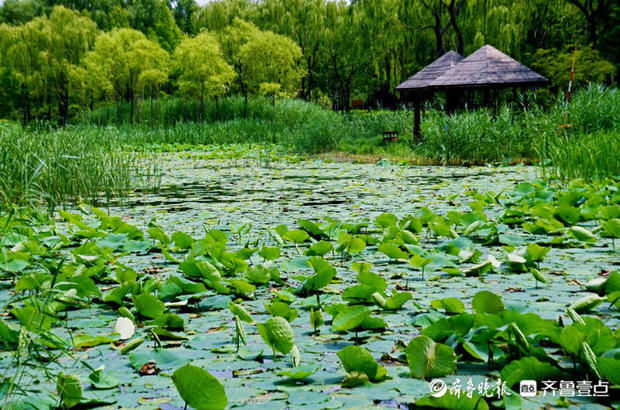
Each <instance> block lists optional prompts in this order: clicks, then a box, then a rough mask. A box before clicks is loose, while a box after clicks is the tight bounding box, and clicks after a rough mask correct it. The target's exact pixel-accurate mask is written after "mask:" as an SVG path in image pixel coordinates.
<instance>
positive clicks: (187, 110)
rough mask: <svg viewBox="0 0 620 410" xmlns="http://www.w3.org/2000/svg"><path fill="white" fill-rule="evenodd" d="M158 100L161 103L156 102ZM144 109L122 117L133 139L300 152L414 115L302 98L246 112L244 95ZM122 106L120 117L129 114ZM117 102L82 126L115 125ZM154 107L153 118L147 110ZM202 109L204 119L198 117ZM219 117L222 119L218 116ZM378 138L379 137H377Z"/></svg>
mask: <svg viewBox="0 0 620 410" xmlns="http://www.w3.org/2000/svg"><path fill="white" fill-rule="evenodd" d="M157 105H159V108H155V107H156V106H157ZM146 106H148V107H149V109H148V110H147V109H146V108H145V111H144V112H143V121H142V122H141V123H140V124H135V125H133V126H131V125H130V124H128V123H127V122H125V121H122V122H121V124H120V126H118V129H119V130H120V131H121V133H122V134H123V135H124V139H125V141H127V142H128V143H130V144H137V145H140V144H148V143H185V144H239V143H270V144H279V145H282V146H284V147H286V148H288V149H290V150H292V151H294V152H297V153H318V152H325V151H333V150H337V149H339V144H340V143H341V142H342V141H349V142H350V141H357V142H358V143H364V142H366V141H373V143H374V144H376V141H377V139H376V137H377V136H380V135H381V133H382V132H383V131H385V130H398V131H400V132H403V133H406V132H407V128H408V126H409V123H410V119H411V118H412V116H411V113H410V112H408V111H400V112H372V113H365V114H359V115H344V114H339V113H335V112H333V111H330V110H325V109H323V108H321V107H320V106H318V105H316V104H312V103H308V102H305V101H301V100H292V99H283V100H280V101H277V102H276V103H275V104H272V102H271V100H270V99H266V98H256V99H251V100H250V104H249V108H248V115H247V117H246V116H245V115H244V105H243V99H242V98H239V97H228V98H223V99H222V100H221V101H220V103H219V115H217V113H216V109H215V104H214V102H209V103H207V104H205V108H204V111H203V112H202V113H200V106H199V105H198V104H196V103H193V102H191V101H190V102H187V101H181V100H179V99H163V100H161V101H160V102H159V103H158V104H154V106H153V111H152V112H151V111H150V105H148V104H147V105H146ZM126 109H127V108H126V107H125V106H121V107H120V110H121V111H122V112H123V114H122V118H123V119H124V118H126V115H125V114H124V111H125V110H126ZM116 110H117V107H107V108H102V109H99V110H96V111H93V112H92V113H89V114H86V115H84V116H83V118H82V119H81V121H80V122H79V124H78V125H79V126H86V127H93V126H96V127H101V126H115V127H116V125H115V124H116V121H117V116H116ZM151 113H153V118H154V119H153V121H150V120H149V116H150V115H151ZM201 115H202V116H203V117H202V118H203V120H202V121H200V120H199V119H200V117H201ZM217 118H219V120H217ZM378 141H381V139H380V138H379V139H378Z"/></svg>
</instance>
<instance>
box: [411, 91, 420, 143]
mask: <svg viewBox="0 0 620 410" xmlns="http://www.w3.org/2000/svg"><path fill="white" fill-rule="evenodd" d="M420 105H421V102H420V96H419V95H417V94H416V95H415V96H414V97H413V142H415V143H418V142H420V139H421V138H420V136H421V132H420Z"/></svg>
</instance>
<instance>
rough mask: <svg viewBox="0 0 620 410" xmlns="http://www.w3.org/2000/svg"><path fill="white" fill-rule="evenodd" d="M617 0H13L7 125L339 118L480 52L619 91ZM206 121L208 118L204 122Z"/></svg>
mask: <svg viewBox="0 0 620 410" xmlns="http://www.w3.org/2000/svg"><path fill="white" fill-rule="evenodd" d="M619 21H620V6H619V5H618V4H617V2H615V1H613V0H519V1H512V0H358V1H353V2H352V3H351V4H348V3H346V2H334V1H326V0H263V1H250V0H222V1H214V2H210V3H208V4H206V5H205V6H202V7H201V6H198V5H197V3H196V2H195V1H194V0H178V1H176V2H169V1H166V0H164V1H161V0H128V1H124V0H95V1H82V0H65V1H56V0H5V1H4V3H3V4H2V6H1V7H0V23H1V25H0V61H1V66H0V67H1V68H0V117H4V118H12V119H19V120H21V121H23V122H24V123H28V122H30V121H32V120H35V119H36V120H52V121H55V122H56V121H57V122H58V123H59V124H61V125H62V124H65V123H66V122H67V121H69V120H70V119H71V118H73V117H75V116H76V115H78V114H79V113H80V112H85V111H88V110H93V109H95V108H97V107H101V106H112V107H113V106H117V107H119V108H120V107H121V106H124V105H127V106H129V108H128V109H127V110H121V109H118V110H116V111H117V115H118V117H119V118H118V119H119V121H120V120H121V118H120V116H121V111H122V112H123V113H125V114H123V115H126V117H123V118H126V119H123V121H127V120H128V121H130V122H132V123H133V122H135V121H142V109H143V107H147V105H145V103H146V104H148V106H149V107H150V110H151V113H152V112H153V104H155V107H157V101H158V99H159V98H160V97H166V96H182V97H184V99H185V100H187V99H189V100H193V101H195V102H196V104H199V107H200V109H201V110H200V113H202V112H203V110H204V106H205V103H206V101H209V102H210V103H214V104H215V111H216V112H215V116H216V118H219V115H220V112H219V104H218V103H219V99H218V98H219V97H220V96H223V95H237V94H238V95H241V96H243V97H244V102H245V104H244V107H245V108H244V111H245V114H246V115H247V113H248V98H250V97H253V96H255V95H265V96H269V97H271V98H275V97H276V96H290V97H300V98H302V99H305V100H310V101H315V102H319V103H320V104H321V105H323V106H326V107H330V108H334V109H337V110H348V109H349V108H350V106H351V101H352V100H363V101H364V102H365V104H366V106H370V107H378V106H381V107H395V106H397V105H398V104H399V100H398V95H397V94H396V93H395V91H394V88H395V86H396V85H398V84H399V83H400V82H401V81H403V80H404V79H406V78H408V77H409V76H411V75H412V74H413V73H415V72H416V71H417V70H419V69H421V68H422V67H424V66H425V65H427V64H428V63H430V62H431V61H432V60H434V59H435V58H437V57H438V56H440V55H441V54H443V53H444V52H446V51H448V50H451V49H452V50H455V51H458V52H459V53H461V54H462V55H468V54H469V53H471V52H473V51H474V50H476V49H477V48H478V47H480V46H482V45H484V44H492V45H494V46H495V47H497V48H498V49H500V50H502V51H503V52H505V53H507V54H509V55H511V56H513V57H514V58H516V59H517V60H519V61H521V62H523V63H524V64H526V65H528V66H530V67H532V68H533V69H535V70H537V71H539V72H540V73H541V74H543V75H545V76H547V77H548V78H550V79H551V80H552V85H553V87H552V88H551V91H552V94H553V93H554V91H557V89H558V87H562V88H563V87H565V86H566V84H567V81H568V75H569V72H570V67H571V64H572V61H573V59H575V60H576V66H575V78H576V81H577V83H578V84H577V85H579V83H581V84H583V83H585V82H597V83H600V82H606V83H610V82H613V81H614V76H615V74H616V72H617V68H618V64H619V63H620V53H618V48H619V46H620V45H619V44H618V41H619V40H618V39H620V24H619ZM200 117H201V118H200V119H202V114H200Z"/></svg>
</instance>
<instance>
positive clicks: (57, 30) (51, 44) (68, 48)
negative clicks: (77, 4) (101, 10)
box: [40, 6, 97, 125]
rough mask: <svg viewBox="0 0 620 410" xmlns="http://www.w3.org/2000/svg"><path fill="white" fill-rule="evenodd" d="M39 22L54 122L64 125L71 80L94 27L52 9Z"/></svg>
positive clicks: (64, 10)
mask: <svg viewBox="0 0 620 410" xmlns="http://www.w3.org/2000/svg"><path fill="white" fill-rule="evenodd" d="M40 19H41V22H42V26H43V27H44V28H45V31H44V32H43V33H42V34H43V35H44V36H45V37H46V42H47V44H46V49H45V52H44V53H43V55H44V58H45V63H46V64H45V68H46V70H45V74H46V77H47V83H48V84H49V86H50V87H51V90H53V92H54V94H55V96H56V99H57V101H58V118H59V119H58V121H59V123H60V124H61V125H64V124H66V123H67V120H68V118H69V102H70V94H71V89H70V85H71V76H72V75H73V74H75V70H76V68H77V67H78V66H79V65H80V63H81V60H82V58H83V57H84V55H85V54H86V53H87V52H88V51H89V50H90V49H91V48H92V46H93V44H94V42H95V36H96V34H97V27H96V25H95V23H94V22H93V21H92V20H91V19H89V18H87V17H82V16H81V15H80V14H79V13H78V12H76V11H73V10H69V9H67V8H65V7H62V6H56V7H54V9H53V10H52V13H51V14H50V17H49V19H48V18H47V17H40ZM46 26H47V27H46ZM48 27H49V29H47V28H48Z"/></svg>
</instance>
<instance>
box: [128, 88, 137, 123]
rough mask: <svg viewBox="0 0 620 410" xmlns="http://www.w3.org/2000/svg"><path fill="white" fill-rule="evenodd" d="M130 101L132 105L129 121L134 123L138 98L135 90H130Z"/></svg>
mask: <svg viewBox="0 0 620 410" xmlns="http://www.w3.org/2000/svg"><path fill="white" fill-rule="evenodd" d="M129 101H130V105H131V109H130V114H129V123H130V124H131V125H133V119H134V114H135V109H136V99H135V97H134V92H133V90H129Z"/></svg>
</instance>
